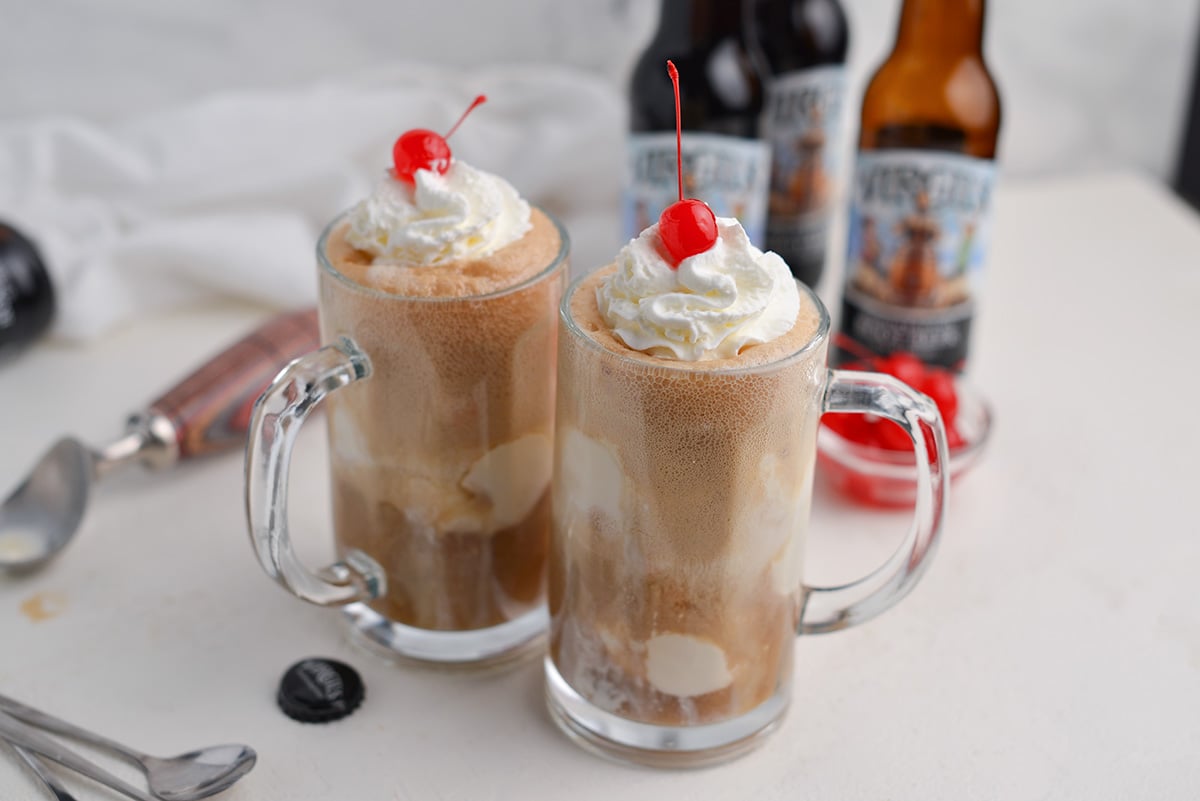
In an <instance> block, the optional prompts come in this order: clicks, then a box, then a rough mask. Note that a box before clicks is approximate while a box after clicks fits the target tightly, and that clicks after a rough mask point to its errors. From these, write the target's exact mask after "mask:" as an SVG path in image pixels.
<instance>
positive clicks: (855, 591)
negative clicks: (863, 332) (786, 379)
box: [799, 370, 950, 634]
mask: <svg viewBox="0 0 1200 801" xmlns="http://www.w3.org/2000/svg"><path fill="white" fill-rule="evenodd" d="M821 411H822V412H833V413H838V412H867V413H870V414H874V415H878V416H879V417H885V418H887V419H888V420H891V421H892V422H894V423H896V424H898V425H899V426H900V427H901V428H903V429H904V432H905V433H906V434H908V436H909V439H911V440H912V442H913V448H914V450H915V452H916V457H917V465H916V467H917V502H916V508H915V510H914V513H913V521H912V525H911V527H910V528H909V530H908V536H907V537H905V539H904V542H903V543H901V545H900V547H899V548H898V549H897V550H896V552H895V553H894V554H892V555H891V556H890V557H889V558H888V560H887V561H886V562H884V563H883V564H882V565H880V566H879V567H878V568H877V569H876V570H875V571H874V572H872V573H869V574H868V575H866V576H864V577H863V578H861V579H859V580H858V581H852V582H850V583H849V584H843V585H841V586H837V587H810V586H808V585H804V586H803V587H802V588H801V592H802V598H803V607H802V612H801V615H800V625H799V633H800V634H821V633H825V632H830V631H838V630H839V629H844V628H847V627H849V626H853V625H856V624H858V623H862V622H863V621H865V620H870V619H871V618H873V617H875V616H876V615H878V614H879V613H880V612H883V611H884V610H885V609H888V608H889V607H891V606H892V605H893V604H895V603H896V602H897V601H899V600H900V599H901V598H903V597H904V596H905V595H907V594H908V592H909V591H910V590H911V589H912V588H913V586H915V585H916V583H917V580H918V579H919V578H920V577H921V575H922V573H924V572H925V568H926V567H928V565H929V557H930V556H931V555H932V554H933V549H934V547H935V546H936V545H937V542H938V536H939V535H940V534H941V530H942V523H943V521H944V519H945V517H946V499H947V494H948V492H949V488H950V485H949V477H948V472H947V464H946V460H947V457H948V454H949V448H948V446H947V444H946V428H945V426H944V425H943V424H942V416H941V414H939V413H938V409H937V406H936V405H935V404H934V403H933V401H932V400H930V399H929V398H928V397H926V396H925V395H922V394H921V393H919V392H917V391H916V390H915V389H913V388H912V387H910V386H908V385H907V384H905V383H903V382H902V381H899V380H898V379H895V378H893V377H891V376H889V375H883V374H882V373H861V372H856V371H852V370H830V371H829V373H828V377H827V379H826V383H825V398H824V401H823V403H822V409H821ZM928 444H932V445H933V449H932V451H930V450H929V449H928V447H927V445H928Z"/></svg>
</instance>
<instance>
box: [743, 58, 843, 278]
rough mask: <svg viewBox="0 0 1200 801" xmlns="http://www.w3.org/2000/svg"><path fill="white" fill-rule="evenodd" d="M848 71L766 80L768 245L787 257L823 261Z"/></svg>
mask: <svg viewBox="0 0 1200 801" xmlns="http://www.w3.org/2000/svg"><path fill="white" fill-rule="evenodd" d="M845 90H846V70H845V68H844V67H842V66H840V65H829V66H824V67H815V68H813V69H808V70H802V71H799V72H791V73H786V74H784V75H780V76H778V77H776V78H774V79H773V80H772V81H771V82H770V83H769V84H768V85H767V101H766V105H765V108H764V111H763V118H762V131H763V138H764V139H765V140H766V141H767V142H768V143H769V144H770V146H771V195H770V201H769V206H768V216H767V247H769V248H770V249H771V250H774V251H775V252H776V253H779V254H780V255H781V256H783V257H784V259H785V260H787V261H793V260H794V261H796V262H797V263H798V264H813V263H817V264H820V263H821V261H822V260H823V259H824V258H825V236H826V229H827V227H828V222H829V211H830V204H831V202H832V200H833V193H834V191H835V190H836V187H837V174H838V167H839V158H838V155H839V144H840V141H841V140H840V139H839V138H838V135H839V133H840V131H841V120H842V101H843V98H844V97H845Z"/></svg>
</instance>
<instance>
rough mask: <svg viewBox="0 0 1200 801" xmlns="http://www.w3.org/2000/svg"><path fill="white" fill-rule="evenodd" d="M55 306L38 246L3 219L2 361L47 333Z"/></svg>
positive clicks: (0, 277) (0, 248)
mask: <svg viewBox="0 0 1200 801" xmlns="http://www.w3.org/2000/svg"><path fill="white" fill-rule="evenodd" d="M54 309H55V299H54V286H53V285H52V284H51V283H50V275H49V274H48V273H47V272H46V267H45V265H44V264H43V263H42V257H41V255H40V254H39V253H38V250H37V248H36V247H34V244H33V243H32V242H30V241H29V240H28V239H26V238H25V236H24V235H23V234H22V233H21V232H20V231H18V230H17V229H16V228H13V227H12V226H10V225H8V224H6V223H3V222H0V363H2V362H5V361H7V360H8V359H10V358H11V357H13V356H15V355H16V354H17V353H20V352H21V351H22V350H24V349H25V348H26V347H28V346H29V345H30V344H32V343H33V342H34V340H36V339H37V338H38V337H40V336H41V335H42V334H43V333H45V332H46V330H47V329H48V328H49V327H50V323H51V322H53V320H54Z"/></svg>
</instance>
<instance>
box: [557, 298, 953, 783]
mask: <svg viewBox="0 0 1200 801" xmlns="http://www.w3.org/2000/svg"><path fill="white" fill-rule="evenodd" d="M587 280H588V279H587V278H585V279H583V281H587ZM580 286H581V282H576V283H575V284H573V285H572V287H571V288H570V289H569V290H568V292H567V295H566V297H564V299H563V302H562V305H561V309H560V332H559V357H558V366H559V373H558V386H559V390H558V411H557V413H556V445H555V447H556V466H555V476H554V487H553V495H552V497H553V513H554V534H553V538H552V546H551V556H550V587H549V594H550V615H551V634H550V650H549V653H548V655H547V657H546V660H545V673H546V694H547V700H548V703H549V707H550V711H551V716H552V717H553V718H554V720H555V722H556V723H557V724H558V725H559V727H560V728H562V729H563V730H564V731H565V732H566V733H567V734H568V735H569V736H570V737H571V738H572V739H574V740H575V741H576V742H578V743H580V744H581V745H583V746H584V747H586V748H589V749H590V750H593V751H597V752H599V753H601V754H604V755H606V756H610V757H616V758H618V759H624V760H629V761H636V762H642V763H647V764H652V765H659V766H692V765H701V764H707V763H711V762H717V761H721V760H724V759H728V758H731V757H734V756H736V755H738V754H740V753H742V752H744V751H745V750H748V749H749V748H751V747H752V746H754V745H756V744H757V743H758V742H760V741H761V738H762V735H764V734H766V733H767V732H769V731H771V730H772V729H773V728H774V727H775V726H776V724H777V723H778V722H779V720H780V719H781V718H782V716H783V714H784V712H785V710H786V709H787V706H788V702H789V700H790V696H791V685H792V680H791V678H792V660H793V645H794V643H795V639H796V635H797V634H813V633H819V632H828V631H836V630H838V629H842V628H846V627H847V626H851V625H854V624H857V623H860V622H862V621H864V620H867V619H868V618H871V617H874V616H875V615H877V614H879V613H880V612H882V611H883V610H884V609H886V608H888V607H889V606H891V605H892V604H894V603H895V602H896V601H897V600H899V599H900V598H901V597H903V596H904V595H905V594H906V593H907V592H908V591H909V590H910V589H912V587H913V585H914V584H915V582H916V581H917V579H918V578H919V577H920V576H921V574H922V572H923V571H924V569H925V567H926V566H927V565H928V563H929V556H930V554H931V553H932V551H933V548H934V545H935V544H936V542H937V539H938V535H939V532H940V530H941V527H942V521H943V519H944V517H945V512H946V499H947V489H948V486H947V471H946V469H945V466H946V462H945V458H946V453H947V447H946V434H945V429H944V427H943V423H942V419H941V417H940V416H939V414H938V410H937V407H936V406H935V405H934V404H933V402H932V401H931V400H929V398H927V397H925V396H924V395H922V394H920V393H918V392H916V391H915V390H913V389H911V388H909V387H908V386H907V385H905V384H903V383H901V382H899V381H897V380H896V379H894V378H892V377H890V376H886V375H882V374H878V373H862V372H852V371H844V370H829V369H827V367H826V351H827V347H828V344H829V342H828V340H829V315H828V313H827V312H826V310H825V308H824V307H823V306H822V305H821V302H820V300H819V299H818V298H817V297H816V295H815V294H813V293H812V292H811V291H809V290H808V289H807V288H806V287H805V286H803V285H802V284H800V285H799V286H800V292H801V297H802V300H803V301H805V302H806V303H807V304H809V312H810V314H811V317H812V320H813V325H812V334H811V336H808V337H806V338H803V337H802V339H803V340H804V341H794V342H793V341H789V342H784V343H781V344H780V345H779V346H778V347H777V354H776V355H771V356H767V357H763V358H765V359H768V360H767V361H765V363H761V364H757V365H754V366H740V367H729V366H722V367H718V368H715V369H714V368H713V367H712V366H705V365H704V363H689V362H678V361H666V360H656V359H653V358H652V357H648V356H645V355H644V354H639V353H634V352H630V351H628V350H625V351H624V352H614V351H613V350H611V349H608V348H606V347H605V346H604V345H602V344H600V342H598V341H597V340H596V339H595V338H593V336H591V335H590V334H589V333H588V331H589V330H591V331H593V332H596V331H597V330H599V329H600V328H603V326H602V324H599V323H598V322H597V321H596V318H595V312H594V310H595V301H594V300H592V296H594V289H593V287H594V284H593V283H586V284H584V286H585V288H584V290H583V291H582V292H581V291H580V289H579V287H580ZM589 293H590V294H589ZM576 295H578V296H579V297H578V298H576ZM573 300H575V307H574V310H573V303H572V301H573ZM803 305H804V303H802V306H803ZM589 306H590V308H586V307H589ZM576 310H584V311H585V314H584V315H582V316H583V321H582V322H581V320H579V319H576V316H577V311H576ZM589 318H590V319H589ZM771 344H774V343H771ZM785 346H786V347H785ZM758 347H760V348H764V347H768V345H760V346H758ZM825 412H870V413H872V414H876V415H879V416H880V417H886V418H888V419H889V420H893V421H895V422H896V423H898V424H899V425H900V426H901V427H902V428H903V429H904V430H905V431H906V432H907V433H908V435H909V437H910V438H912V441H913V444H914V447H915V450H916V457H917V458H916V461H917V469H918V474H917V475H918V498H917V502H916V509H915V516H914V520H913V523H912V526H911V528H910V530H909V532H908V537H907V539H906V540H905V542H904V544H903V545H902V546H901V547H900V549H899V550H898V551H897V552H896V553H895V554H894V555H893V556H892V557H891V558H890V559H889V560H888V561H887V562H886V563H885V564H884V565H883V566H881V567H880V568H879V569H877V570H876V571H874V572H873V573H871V574H869V575H868V576H866V577H865V578H862V579H860V580H858V581H855V582H853V583H850V584H846V585H844V586H840V587H810V586H807V585H805V584H804V583H803V582H802V578H801V576H802V564H803V547H804V538H805V529H806V527H807V522H808V512H809V504H810V499H811V496H812V476H813V467H814V461H815V455H816V433H817V426H818V423H819V420H820V417H821V415H822V414H823V413H825Z"/></svg>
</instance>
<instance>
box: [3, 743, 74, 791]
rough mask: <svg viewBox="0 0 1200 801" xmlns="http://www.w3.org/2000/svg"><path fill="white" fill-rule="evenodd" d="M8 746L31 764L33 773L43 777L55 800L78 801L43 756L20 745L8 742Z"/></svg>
mask: <svg viewBox="0 0 1200 801" xmlns="http://www.w3.org/2000/svg"><path fill="white" fill-rule="evenodd" d="M8 747H9V749H10V750H11V751H12V752H13V753H14V754H16V755H17V756H19V757H20V758H21V761H22V762H24V763H25V764H26V765H28V766H29V769H30V770H31V771H33V775H35V776H37V777H38V778H39V779H41V781H42V784H44V785H46V787H47V789H49V790H50V792H51V793H52V794H53V795H54V799H55V801H77V799H76V798H75V796H73V795H71V792H70V791H69V790H68V789H67V788H66V787H63V785H62V782H60V781H59V780H58V777H57V776H55V775H54V774H53V773H51V772H50V769H49V768H47V767H46V765H45V763H43V762H42V758H41V757H39V756H38V755H37V754H34V753H32V752H30V751H26V750H25V749H24V748H22V747H21V746H19V745H13V744H12V743H8Z"/></svg>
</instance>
